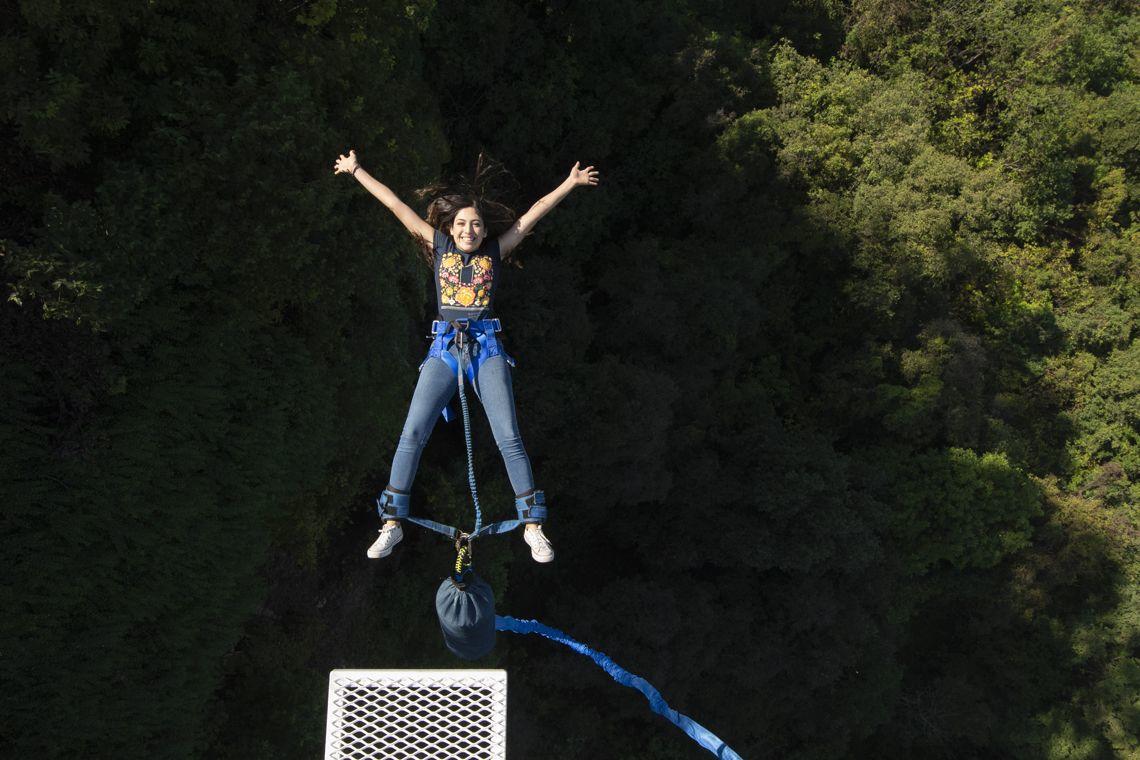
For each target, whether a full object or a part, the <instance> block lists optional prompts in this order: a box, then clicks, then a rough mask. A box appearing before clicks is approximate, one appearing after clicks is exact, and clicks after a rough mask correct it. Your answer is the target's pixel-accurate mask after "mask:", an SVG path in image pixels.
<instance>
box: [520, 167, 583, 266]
mask: <svg viewBox="0 0 1140 760" xmlns="http://www.w3.org/2000/svg"><path fill="white" fill-rule="evenodd" d="M579 163H580V162H578V161H575V162H574V168H572V169H571V170H570V175H569V176H568V177H567V178H566V179H564V180H563V181H562V184H561V185H559V186H558V187H556V188H554V192H552V193H549V194H547V195H545V196H543V197H542V198H540V199H539V200H538V201H537V202H536V203H535V204H534V205H533V206H531V207H530V210H529V211H527V212H526V213H525V214H523V215H522V216H520V217H519V218H518V219H516V220H515V223H514V224H513V225H512V226H511V228H510V229H509V230H507V231H506V232H504V233H503V234H502V235H501V236H500V237H499V253H500V254H501V255H502V256H503V258H506V257H507V255H508V254H510V252H511V251H513V250H514V248H515V246H517V245H518V244H519V243H521V242H522V239H523V238H524V237H526V236H527V235H529V234H530V231H531V230H532V229H534V225H536V224H537V223H538V220H539V219H541V218H542V217H544V216H546V214H547V213H548V212H549V211H550V209H552V208H554V207H555V206H557V205H558V202H559V201H560V200H562V199H563V198H565V197H566V196H567V195H569V194H570V191H571V190H573V189H574V188H576V187H578V186H579V185H596V184H598V171H597V169H595V168H594V167H592V166H587V167H586V168H585V169H579V168H578V164H579Z"/></svg>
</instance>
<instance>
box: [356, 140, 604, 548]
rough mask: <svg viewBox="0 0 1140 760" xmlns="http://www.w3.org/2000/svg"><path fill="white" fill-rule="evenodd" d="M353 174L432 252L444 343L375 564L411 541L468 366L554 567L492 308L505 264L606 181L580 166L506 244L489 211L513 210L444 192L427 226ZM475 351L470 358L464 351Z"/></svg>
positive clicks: (412, 429) (408, 439)
mask: <svg viewBox="0 0 1140 760" xmlns="http://www.w3.org/2000/svg"><path fill="white" fill-rule="evenodd" d="M341 172H345V173H349V174H352V176H354V177H356V180H357V181H358V182H360V184H362V185H364V187H365V188H366V189H367V190H368V191H369V192H370V193H372V194H373V195H374V196H376V198H377V200H379V201H380V202H381V203H383V204H384V205H385V206H387V207H388V209H389V210H390V211H391V212H392V213H393V214H395V215H396V218H397V219H399V220H400V222H401V223H402V224H403V225H404V226H405V227H406V228H407V229H408V231H409V232H410V233H412V235H413V236H415V237H416V238H417V239H418V241H419V242H421V243H422V244H423V246H424V248H425V250H430V251H431V264H432V269H433V272H434V276H435V277H434V278H435V292H436V303H437V304H438V310H439V316H438V317H437V319H436V321H435V322H433V323H432V333H433V334H434V335H435V340H434V341H433V342H432V347H431V350H430V351H429V352H428V357H427V359H425V360H424V363H423V364H421V365H420V378H419V381H418V382H417V383H416V390H415V393H413V394H412V403H411V405H410V407H409V408H408V418H407V421H406V422H405V423H404V430H403V432H402V433H401V434H400V442H399V445H398V446H397V447H396V454H395V456H394V457H393V459H392V471H391V475H390V476H389V479H388V486H387V487H386V488H385V489H384V490H383V492H381V494H380V498H379V500H378V503H379V504H380V509H381V514H382V516H383V517H384V518H385V522H384V526H383V528H381V530H380V536H379V538H377V539H376V541H375V543H373V544H372V546H370V547H369V548H368V552H367V553H368V556H369V557H372V558H374V559H376V558H380V557H387V556H388V555H389V554H391V553H392V548H393V547H394V546H395V545H396V544H398V543H399V542H400V541H401V540H402V539H403V537H404V532H403V529H402V528H401V526H400V518H401V517H406V516H407V515H408V513H409V507H410V497H409V494H410V493H411V489H412V481H413V480H414V479H415V475H416V469H417V467H418V466H419V460H420V454H421V453H422V452H423V448H424V445H425V444H426V443H427V441H428V437H429V436H430V435H431V431H432V429H433V428H434V427H435V421H436V418H437V417H439V416H440V414H443V415H444V417H445V418H449V413H448V408H447V406H448V402H449V401H450V400H451V397H452V396H453V395H454V393H455V390H456V386H457V378H456V370H457V368H459V367H462V368H463V369H465V370H466V374H467V375H468V377H470V378H471V380H472V384H473V385H474V387H475V390H476V393H477V394H478V395H479V399H480V401H482V402H483V408H484V410H486V412H487V419H488V421H489V422H490V423H491V431H492V433H494V436H495V443H496V444H498V447H499V451H500V453H501V454H502V455H503V461H504V463H505V464H506V466H507V476H508V477H509V478H510V481H511V486H512V487H513V489H514V492H515V508H516V509H517V510H518V514H519V519H520V520H522V521H523V522H524V523H525V524H526V527H525V529H524V531H523V539H524V540H525V541H526V543H527V545H528V546H530V554H531V557H533V558H534V560H535V561H536V562H550V561H552V560H553V559H554V549H553V548H552V547H551V545H550V541H549V540H548V539H547V538H546V536H545V535H544V534H543V532H542V522H543V520H544V519H545V517H546V502H545V497H544V494H543V492H542V491H538V490H535V487H534V475H533V473H532V472H531V467H530V458H529V457H528V456H527V454H526V450H525V449H524V448H523V444H522V439H521V438H520V437H519V429H518V423H517V421H516V419H515V401H514V392H513V390H512V387H511V375H510V369H509V367H511V366H514V361H513V360H512V359H511V358H510V357H509V356H507V355H506V354H505V353H504V352H503V350H502V346H501V345H500V343H499V341H498V339H497V338H496V333H497V332H498V331H499V330H500V323H499V320H497V319H494V318H493V317H492V302H493V299H494V295H495V290H496V289H497V287H498V281H499V273H500V265H501V264H502V262H503V261H505V260H506V259H507V258H508V257H509V256H510V254H511V252H512V251H513V250H514V249H515V247H516V246H517V245H518V244H519V243H520V242H522V239H523V238H524V237H526V235H527V234H529V233H530V231H531V230H532V229H533V228H534V225H535V224H537V223H538V220H539V219H541V218H542V217H544V216H546V214H547V213H548V212H549V211H550V210H551V209H552V208H554V207H555V206H556V205H558V202H559V201H561V200H562V199H563V198H565V197H566V196H567V195H569V194H570V191H571V190H573V189H574V188H576V187H578V186H579V185H587V186H590V185H596V184H598V172H597V171H596V170H595V169H594V167H592V166H587V167H586V168H585V169H581V168H579V164H578V163H577V162H576V163H575V164H574V167H573V168H572V169H571V170H570V174H569V176H567V177H566V179H565V180H564V181H563V182H562V184H560V185H559V186H558V187H556V188H555V189H554V191H553V192H551V193H550V194H548V195H546V196H545V197H543V198H542V199H540V200H539V201H538V202H537V203H535V204H534V205H533V206H531V208H530V210H529V211H527V212H526V213H525V214H523V215H522V216H521V217H519V218H518V219H517V220H514V221H513V223H512V224H511V227H510V228H509V229H508V230H507V231H506V232H505V233H504V234H502V235H500V236H499V237H498V239H489V238H488V235H487V224H486V222H487V217H486V206H487V205H490V206H493V207H494V208H495V209H504V208H505V207H502V206H499V205H498V204H485V203H484V202H483V201H482V200H481V199H478V198H474V197H470V196H466V195H462V194H456V193H446V192H445V193H443V194H441V195H439V196H438V197H436V198H434V199H433V200H432V202H431V203H430V204H429V205H428V215H427V219H426V220H424V219H421V218H420V217H419V215H417V214H416V212H415V211H413V210H412V209H411V208H410V207H409V206H408V205H407V204H405V203H404V202H403V201H401V200H400V199H399V198H397V197H396V195H395V193H393V192H392V191H391V190H390V189H388V188H387V187H386V186H384V185H383V184H382V183H381V182H379V181H378V180H376V179H375V178H374V177H372V176H371V175H369V174H368V172H366V171H365V170H364V169H363V168H362V167H361V166H360V164H359V163H358V162H357V160H356V152H355V151H353V150H350V151H349V152H348V155H347V156H343V155H342V156H340V157H338V158H337V160H336V164H335V167H334V171H333V173H334V174H339V173H341ZM464 343H465V344H466V345H467V348H466V353H464V351H465V349H464V348H463V346H462V345H461V344H464Z"/></svg>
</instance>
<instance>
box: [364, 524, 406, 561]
mask: <svg viewBox="0 0 1140 760" xmlns="http://www.w3.org/2000/svg"><path fill="white" fill-rule="evenodd" d="M403 539H404V529H403V528H402V527H401V526H400V523H396V524H395V525H385V526H384V527H383V528H381V529H380V538H378V539H376V541H375V542H374V543H373V544H372V546H369V547H368V556H369V558H371V559H380V558H381V557H387V556H388V555H389V554H391V553H392V548H393V547H394V546H395V545H396V544H398V543H400V541H402V540H403Z"/></svg>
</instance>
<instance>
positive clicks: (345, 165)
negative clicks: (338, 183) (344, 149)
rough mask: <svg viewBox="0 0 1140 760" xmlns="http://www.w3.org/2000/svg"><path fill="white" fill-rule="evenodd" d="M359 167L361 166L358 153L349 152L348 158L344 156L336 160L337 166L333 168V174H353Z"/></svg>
mask: <svg viewBox="0 0 1140 760" xmlns="http://www.w3.org/2000/svg"><path fill="white" fill-rule="evenodd" d="M358 166H360V164H359V163H358V162H357V160H356V151H355V150H349V151H348V155H347V156H344V155H342V156H341V157H340V158H338V159H337V160H336V164H335V165H334V166H333V174H340V173H341V172H348V173H349V174H351V173H352V172H353V170H354V169H356V167H358Z"/></svg>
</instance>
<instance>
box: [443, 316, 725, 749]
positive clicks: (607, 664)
mask: <svg viewBox="0 0 1140 760" xmlns="http://www.w3.org/2000/svg"><path fill="white" fill-rule="evenodd" d="M460 336H463V337H460ZM466 338H467V336H466V333H465V331H461V330H457V331H456V347H457V348H458V349H459V350H458V351H457V352H456V353H458V354H459V360H458V361H457V362H456V367H457V369H456V380H457V383H458V385H459V406H460V408H461V409H462V413H463V439H464V443H465V444H466V448H467V484H468V486H469V487H470V489H471V500H472V501H473V502H474V504H475V528H474V529H473V530H472V531H471V534H470V535H468V534H463V533H462V532H460V531H457V530H455V529H452V530H455V533H456V534H457V538H458V540H457V542H456V547H457V549H458V550H459V555H458V557H457V558H456V562H455V574H454V576H453V577H454V578H462V577H463V575H464V571H465V570H470V568H471V544H470V539H471V538H474V537H475V536H476V535H478V534H479V532H480V530H481V529H482V527H483V511H482V509H481V508H480V506H479V493H478V490H477V489H476V486H475V456H474V447H473V446H472V442H471V413H470V410H469V409H468V405H467V394H466V393H465V383H464V381H463V375H464V362H465V361H466V360H467V359H468V357H467V350H468V346H469V345H470V344H469V343H468V342H467V339H466ZM474 382H475V380H474V379H473V380H472V383H473V385H472V387H475V392H476V393H478V392H479V389H478V387H476V386H474ZM507 524H508V522H504V523H500V525H503V526H506V525H507ZM440 527H443V526H440ZM488 529H489V530H492V531H494V532H499V531H498V530H497V526H488ZM440 532H443V531H440ZM491 604H492V605H493V602H492V603H491ZM489 611H493V607H492V610H489ZM488 622H490V621H488ZM495 630H498V631H510V632H512V633H524V634H525V633H537V634H538V635H540V636H544V637H546V638H548V639H550V640H551V641H556V642H558V643H559V644H562V645H563V646H566V647H569V648H570V649H572V650H574V651H575V652H577V653H578V654H581V655H585V656H586V657H589V658H590V659H592V660H593V661H594V662H595V663H596V664H597V665H598V666H599V667H601V668H602V670H604V671H606V673H608V674H609V676H610V677H611V678H613V679H614V680H615V681H617V682H618V683H619V684H621V685H622V686H628V687H629V688H631V689H636V690H638V691H640V692H641V693H642V694H643V695H644V696H645V698H646V699H647V700H649V707H650V709H651V710H653V712H655V713H657V714H658V715H660V716H662V717H664V718H665V719H666V720H668V721H669V722H670V723H672V724H673V725H675V726H676V727H677V728H679V729H681V730H682V731H684V732H685V733H686V734H687V735H688V736H689V738H690V739H692V740H693V741H694V742H696V743H697V744H698V745H700V746H701V747H702V748H703V749H706V750H708V751H709V752H711V753H712V754H713V755H716V757H718V758H721V760H742V758H741V757H740V755H738V754H737V753H736V752H735V751H734V750H733V749H732V748H731V747H729V746H728V745H727V744H725V743H724V742H723V741H722V740H721V739H720V737H718V736H717V735H716V734H714V733H713V732H712V731H709V730H708V729H707V728H705V727H704V726H702V725H701V724H700V723H697V722H696V721H695V720H693V719H692V718H690V717H689V716H687V715H684V714H682V713H679V712H677V711H676V710H674V709H673V708H672V707H670V706H669V705H668V703H666V702H665V698H664V697H662V696H661V692H659V691H658V690H657V689H656V688H655V687H654V686H653V685H652V684H651V683H649V682H648V681H646V680H645V679H644V678H642V677H640V676H636V675H634V674H632V673H630V672H629V671H628V670H626V669H625V668H623V667H621V666H620V665H618V664H617V663H616V662H614V661H613V660H612V659H610V657H609V655H607V654H605V653H603V652H598V651H596V650H594V649H591V648H590V647H588V646H586V645H585V644H583V643H581V642H580V641H576V640H575V639H573V638H571V637H570V636H568V635H567V634H566V633H564V632H562V631H560V630H558V629H557V628H551V627H550V626H548V625H545V624H543V623H540V622H538V621H537V620H518V619H517V618H513V617H510V616H509V615H495ZM445 638H446V634H445ZM489 645H493V642H490V643H489ZM453 651H455V650H453Z"/></svg>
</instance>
